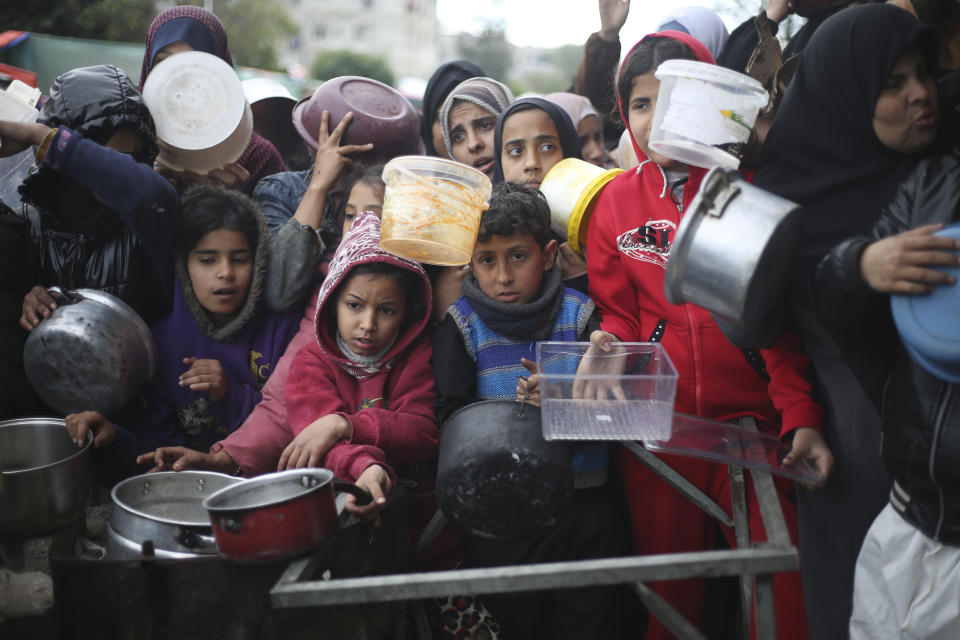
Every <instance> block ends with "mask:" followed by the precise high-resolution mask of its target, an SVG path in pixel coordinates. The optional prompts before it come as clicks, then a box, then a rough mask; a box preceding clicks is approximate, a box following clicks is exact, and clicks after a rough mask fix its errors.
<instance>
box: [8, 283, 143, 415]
mask: <svg viewBox="0 0 960 640" xmlns="http://www.w3.org/2000/svg"><path fill="white" fill-rule="evenodd" d="M48 291H49V292H50V293H51V294H52V295H54V296H55V297H56V298H57V309H56V310H55V311H54V312H53V313H52V314H51V316H50V317H49V318H47V319H46V320H44V321H42V322H41V323H40V324H39V325H38V326H37V327H36V328H35V329H34V330H33V331H31V332H30V337H29V338H27V342H26V344H25V345H24V348H23V365H24V368H25V369H26V372H27V378H28V379H29V380H30V384H31V385H33V388H34V390H36V392H37V394H38V395H39V396H40V398H41V399H43V401H44V402H46V403H47V404H48V405H49V406H51V407H53V408H54V409H56V410H57V411H60V412H61V413H63V414H65V415H66V414H70V413H76V412H78V411H87V410H92V411H99V412H100V413H102V414H103V415H105V416H108V417H109V416H112V415H114V414H116V412H117V411H119V410H120V409H122V408H123V407H124V406H126V405H127V404H128V403H129V402H130V401H131V400H132V399H133V398H134V397H136V395H137V393H139V392H140V389H141V388H142V387H143V385H144V384H145V383H146V382H148V381H149V380H150V379H151V378H153V375H154V371H155V368H156V362H155V347H154V343H153V335H152V334H151V333H150V329H149V327H147V325H146V323H145V322H144V321H143V320H142V319H141V318H140V316H139V315H137V312H136V311H134V310H133V309H132V308H131V307H130V306H128V305H127V304H126V303H125V302H123V301H122V300H120V299H119V298H116V297H114V296H112V295H110V294H108V293H104V292H103V291H97V290H95V289H77V290H75V291H69V292H64V291H61V290H60V289H59V288H58V287H51V288H50V289H48Z"/></svg>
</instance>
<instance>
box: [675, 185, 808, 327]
mask: <svg viewBox="0 0 960 640" xmlns="http://www.w3.org/2000/svg"><path fill="white" fill-rule="evenodd" d="M798 210H799V205H797V204H795V203H793V202H790V201H789V200H785V199H783V198H781V197H779V196H775V195H773V194H772V193H769V192H767V191H764V190H763V189H760V188H759V187H755V186H753V185H751V184H749V183H748V182H746V181H745V180H743V178H742V176H741V175H740V174H739V173H737V172H736V171H731V170H726V169H721V168H715V169H711V170H710V172H709V173H707V175H706V176H705V177H704V179H703V182H702V184H701V186H700V192H699V193H698V194H697V197H696V198H694V200H693V202H691V203H690V208H689V210H688V211H687V213H686V214H685V215H684V217H683V220H682V221H681V222H680V226H679V228H678V229H677V235H676V238H675V239H674V243H673V248H672V249H671V251H670V260H669V262H668V263H667V271H666V274H665V276H664V291H665V293H666V296H667V300H669V301H670V302H671V303H673V304H683V303H685V302H691V303H693V304H695V305H698V306H700V307H703V308H704V309H707V310H708V311H711V312H713V313H714V314H716V315H718V316H721V317H722V318H725V319H727V320H730V321H732V322H734V323H736V324H739V325H742V326H746V327H750V326H754V325H756V324H757V323H759V322H761V321H762V320H763V318H764V317H765V316H766V315H767V313H768V312H769V311H770V310H771V309H772V308H773V306H774V304H775V303H776V301H777V300H778V299H779V298H780V296H781V295H782V292H783V287H784V285H785V283H786V281H787V277H788V271H789V268H790V265H791V262H792V257H793V255H794V253H795V252H796V242H797V237H798V230H797V224H798V219H797V216H796V215H795V214H796V212H797V211H798Z"/></svg>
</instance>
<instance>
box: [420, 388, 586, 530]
mask: <svg viewBox="0 0 960 640" xmlns="http://www.w3.org/2000/svg"><path fill="white" fill-rule="evenodd" d="M437 494H438V496H437V497H438V501H439V503H440V509H441V510H442V511H443V513H444V515H445V516H446V517H447V519H449V520H450V521H451V522H453V523H454V524H456V525H457V526H459V527H461V528H463V529H466V530H468V531H470V532H471V533H474V534H475V535H478V536H481V537H484V538H489V539H495V540H520V539H524V538H529V537H532V536H535V535H537V534H539V533H542V532H543V531H545V530H546V529H548V528H550V527H552V526H553V525H555V524H556V523H557V522H558V521H559V520H560V518H562V517H563V515H564V514H565V513H566V512H567V510H568V509H569V506H570V502H571V500H572V497H573V470H572V468H571V466H570V445H569V443H567V442H562V441H551V442H547V441H546V440H544V439H543V433H542V429H541V426H540V409H539V408H537V407H533V406H530V405H521V404H519V403H517V402H515V401H513V400H485V401H483V402H477V403H475V404H471V405H468V406H466V407H464V408H462V409H460V410H459V411H457V412H456V413H454V414H453V415H452V416H450V419H449V420H447V422H446V424H444V426H443V428H442V429H441V430H440V454H439V464H438V470H437Z"/></svg>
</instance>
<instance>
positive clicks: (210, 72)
mask: <svg viewBox="0 0 960 640" xmlns="http://www.w3.org/2000/svg"><path fill="white" fill-rule="evenodd" d="M143 99H144V102H146V104H147V108H148V109H150V114H151V115H152V116H153V120H154V122H155V123H156V126H157V137H158V138H159V139H160V140H162V141H163V142H165V143H166V144H167V145H169V146H171V147H176V148H177V149H185V150H198V149H209V148H211V147H214V146H216V145H218V144H219V143H221V142H223V141H224V140H226V139H227V138H229V137H230V136H231V134H233V132H234V131H235V130H236V129H237V126H238V125H239V124H241V122H242V121H243V118H244V111H245V110H246V109H247V106H246V98H245V96H244V93H243V86H242V84H241V83H240V78H239V77H238V76H237V74H236V72H235V71H234V70H233V68H232V67H231V66H230V65H228V64H227V63H226V62H224V61H223V60H221V59H220V58H218V57H217V56H214V55H211V54H209V53H204V52H202V51H187V52H184V53H178V54H176V55H173V56H170V57H169V58H166V59H164V60H162V61H161V62H160V63H159V64H157V65H156V66H155V67H154V68H153V70H152V71H151V72H150V75H149V76H147V79H146V81H145V82H144V85H143ZM244 146H246V145H244ZM230 161H231V160H227V161H226V162H230ZM217 164H223V162H220V163H215V164H214V165H211V166H217Z"/></svg>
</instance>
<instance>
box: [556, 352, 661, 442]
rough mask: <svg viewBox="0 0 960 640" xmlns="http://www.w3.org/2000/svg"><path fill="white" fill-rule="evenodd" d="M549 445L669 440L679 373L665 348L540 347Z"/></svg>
mask: <svg viewBox="0 0 960 640" xmlns="http://www.w3.org/2000/svg"><path fill="white" fill-rule="evenodd" d="M537 369H538V371H539V373H540V404H541V415H542V419H543V437H544V438H545V439H546V440H648V439H649V440H666V439H669V437H670V432H671V427H672V424H673V403H674V396H675V395H676V392H677V370H676V369H675V368H674V366H673V363H672V362H671V361H670V358H669V357H668V356H667V352H666V351H665V350H664V348H663V345H660V344H657V343H654V342H614V343H612V344H611V349H610V351H609V352H603V351H601V350H600V349H598V348H597V347H595V346H593V345H592V344H591V343H589V342H540V343H537Z"/></svg>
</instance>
